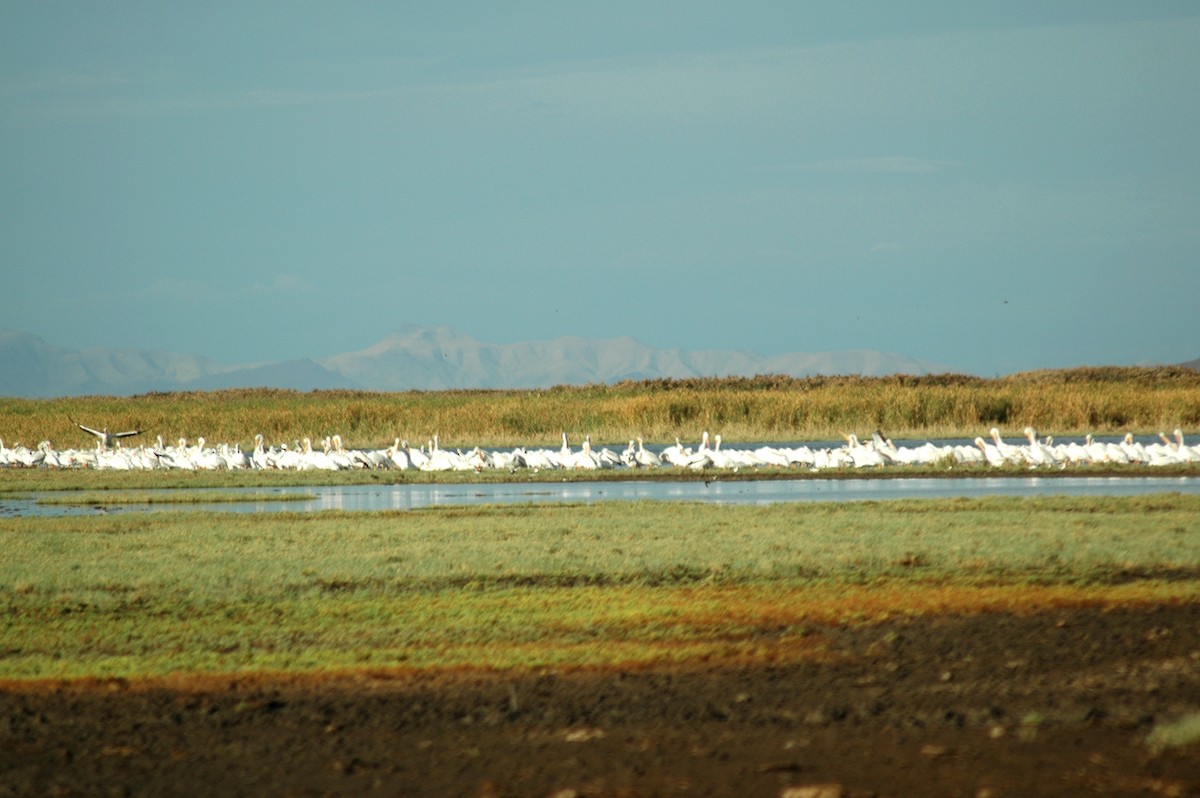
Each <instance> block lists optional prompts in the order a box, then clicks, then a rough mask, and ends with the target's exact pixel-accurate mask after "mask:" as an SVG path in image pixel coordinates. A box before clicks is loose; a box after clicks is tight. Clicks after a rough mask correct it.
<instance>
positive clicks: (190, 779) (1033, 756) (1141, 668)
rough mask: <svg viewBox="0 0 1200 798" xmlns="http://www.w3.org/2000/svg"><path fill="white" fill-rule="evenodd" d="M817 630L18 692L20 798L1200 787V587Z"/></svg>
mask: <svg viewBox="0 0 1200 798" xmlns="http://www.w3.org/2000/svg"><path fill="white" fill-rule="evenodd" d="M813 633H814V634H816V635H820V636H821V637H822V638H824V640H825V641H826V642H827V643H828V651H829V653H830V654H831V656H829V657H828V658H826V659H824V660H822V661H821V662H819V663H803V664H788V665H743V666H737V667H734V666H720V667H717V666H708V667H705V666H699V667H695V668H691V669H686V670H681V669H674V670H662V669H632V670H626V671H620V670H608V671H586V672H579V671H571V672H568V671H557V672H538V673H530V674H520V675H515V674H496V673H487V672H456V673H453V674H449V675H447V674H441V675H437V676H430V675H404V676H392V677H390V678H389V677H385V676H381V675H340V676H337V677H325V678H321V679H317V678H315V677H314V678H308V679H282V678H281V679H275V680H273V679H268V678H264V677H259V678H238V679H230V680H227V681H224V682H218V681H216V680H208V681H207V682H204V683H193V684H186V685H185V684H181V683H177V682H172V683H171V684H170V685H169V686H166V685H164V684H159V685H129V684H126V683H123V682H105V683H101V684H93V685H90V686H84V685H79V684H63V685H40V686H30V687H15V688H14V687H12V686H10V687H9V688H8V689H6V690H4V691H3V692H0V704H2V706H0V708H2V710H3V721H0V723H2V725H0V795H8V794H11V795H39V796H40V795H63V796H66V795H87V796H91V795H150V796H165V795H221V796H232V795H255V796H257V795H297V796H304V795H430V796H458V795H464V796H508V795H512V796H523V795H532V796H552V795H553V796H561V798H567V797H568V796H590V795H631V796H658V795H738V796H758V795H763V796H790V798H799V797H800V796H805V795H807V796H826V797H827V796H833V795H842V796H868V795H873V796H939V795H956V796H958V795H961V796H971V797H972V798H982V796H1035V795H1042V796H1073V795H1089V796H1091V795H1137V796H1154V795H1161V796H1183V795H1200V745H1198V744H1197V743H1191V744H1190V745H1187V746H1183V747H1175V748H1171V749H1168V750H1166V751H1162V752H1156V751H1155V750H1153V749H1152V748H1151V747H1150V746H1149V745H1147V743H1146V737H1147V735H1148V734H1149V732H1150V731H1151V730H1152V729H1153V728H1154V727H1155V725H1156V724H1161V723H1165V722H1168V721H1171V720H1173V719H1175V718H1178V717H1179V716H1180V715H1182V714H1184V713H1187V712H1197V711H1200V604H1188V605H1183V606H1174V607H1157V608H1153V609H1146V610H1133V609H1126V610H1119V611H1099V610H1071V611H1058V610H1056V611H1053V612H1048V613H1040V614H1032V615H1029V616H1028V617H1014V616H1010V615H973V616H965V617H963V616H949V617H935V618H929V617H926V618H920V619H911V620H906V621H900V622H892V623H886V624H881V625H878V626H871V627H859V628H841V627H830V628H823V629H814V630H813ZM768 642H769V641H768ZM768 647H769V646H768Z"/></svg>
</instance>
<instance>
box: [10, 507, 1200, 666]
mask: <svg viewBox="0 0 1200 798" xmlns="http://www.w3.org/2000/svg"><path fill="white" fill-rule="evenodd" d="M0 546H2V547H3V550H4V551H5V557H4V558H3V559H2V561H0V601H3V603H4V612H5V617H6V619H7V622H6V629H5V633H4V635H3V642H2V643H0V646H2V649H0V679H45V678H49V679H55V678H79V677H89V676H106V677H107V676H122V677H128V678H136V677H145V676H155V677H162V676H165V675H168V674H177V673H186V674H196V673H232V672H246V671H263V670H266V671H330V670H343V669H361V668H367V669H378V670H389V669H393V670H394V669H398V668H399V669H404V668H454V667H460V666H477V667H493V668H513V667H523V668H524V667H538V666H545V665H581V666H582V665H599V664H608V665H611V664H623V665H633V664H648V663H656V662H664V661H668V662H681V661H695V660H700V659H704V660H712V659H730V660H745V659H750V660H754V661H764V660H771V659H779V658H792V657H804V656H820V655H821V646H820V640H819V635H813V634H812V627H813V626H814V625H817V624H822V623H831V622H855V623H869V622H873V621H875V620H878V619H881V618H885V617H891V616H894V615H897V614H906V613H909V614H913V613H916V614H922V613H929V612H977V611H983V610H1005V611H1030V610H1033V609H1037V608H1044V607H1052V606H1082V605H1103V606H1107V605H1119V604H1129V603H1153V602H1180V601H1187V602H1195V601H1200V555H1198V554H1197V552H1200V497H1195V496H1181V495H1155V496H1148V497H1137V498H1106V499H1073V498H1054V497H1052V498H1041V499H1001V498H996V499H951V500H925V501H894V502H881V503H848V504H815V505H814V504H781V505H774V506H769V507H749V506H712V505H707V504H682V503H655V502H637V503H621V502H613V503H604V504H597V505H587V506H559V505H554V506H504V507H482V508H469V509H467V508H438V509H431V510H420V511H412V512H394V513H393V512H385V513H338V512H325V513H308V514H298V513H281V514H270V515H254V516H249V517H244V516H236V515H226V514H220V513H205V512H184V511H169V512H157V513H152V514H148V515H145V514H143V515H137V516H122V515H111V516H101V517H93V516H88V517H75V518H24V519H5V520H3V521H0Z"/></svg>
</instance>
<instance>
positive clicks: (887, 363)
mask: <svg viewBox="0 0 1200 798" xmlns="http://www.w3.org/2000/svg"><path fill="white" fill-rule="evenodd" d="M947 370H948V369H945V368H942V367H939V366H936V365H934V364H932V363H927V362H924V361H921V360H915V359H913V358H910V357H907V356H905V355H900V354H895V353H890V352H877V351H874V350H868V349H852V350H845V351H838V352H818V353H808V354H804V353H796V354H789V355H776V356H773V357H764V356H761V355H758V354H756V353H754V352H748V351H742V350H719V349H711V350H698V351H685V350H682V349H653V348H651V347H648V346H646V345H644V344H641V343H638V342H637V341H635V340H634V339H632V338H613V339H585V338H571V337H568V338H555V339H553V340H550V341H526V342H523V343H515V344H488V343H483V342H480V341H477V340H475V339H474V338H472V337H471V336H469V335H467V334H465V333H462V332H459V331H457V330H453V329H450V328H448V327H416V326H409V327H404V328H402V329H400V330H397V331H396V332H394V333H392V334H391V335H388V336H387V337H386V338H384V339H383V340H381V341H379V342H378V343H376V344H374V345H372V346H369V347H367V348H366V349H363V350H360V351H357V352H347V353H345V354H341V355H334V356H333V357H328V358H321V359H302V360H289V361H284V362H278V363H259V364H253V365H241V366H228V365H223V364H221V363H217V362H216V361H214V360H210V359H208V358H205V357H200V356H197V355H184V354H178V353H175V352H161V351H150V350H142V349H107V348H103V347H96V348H89V349H84V350H73V349H65V348H62V347H57V346H53V345H51V344H49V343H47V342H46V341H44V340H42V339H41V338H39V337H37V336H36V335H31V334H29V333H23V332H17V331H14V330H5V329H0V395H4V396H23V397H54V396H82V395H93V394H99V395H113V396H128V395H133V394H139V393H147V392H150V391H211V390H218V389H222V388H258V387H266V388H290V389H294V390H300V391H310V390H325V389H337V388H348V389H361V390H369V391H405V390H443V389H448V388H547V387H550V386H553V385H584V384H589V383H613V382H619V381H621V380H647V379H658V378H664V377H665V378H686V377H727V376H747V377H751V376H754V375H757V374H781V375H788V376H795V377H804V376H812V375H817V374H824V375H831V374H857V375H864V376H878V375H884V374H930V373H941V372H945V371H947Z"/></svg>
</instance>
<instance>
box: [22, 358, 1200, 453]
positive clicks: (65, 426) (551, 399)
mask: <svg viewBox="0 0 1200 798" xmlns="http://www.w3.org/2000/svg"><path fill="white" fill-rule="evenodd" d="M68 416H74V417H75V418H77V419H78V420H80V421H82V422H83V423H86V424H89V425H92V426H104V425H106V426H108V428H109V429H110V430H117V429H126V428H135V429H141V430H144V431H145V435H146V436H147V438H148V439H149V440H153V438H154V437H155V436H158V435H161V436H163V437H164V439H166V440H167V441H169V442H170V441H174V440H175V439H177V438H179V437H187V438H189V439H190V440H193V441H194V440H195V439H196V438H197V437H198V436H205V437H206V438H207V439H208V440H209V441H213V442H215V441H224V442H230V443H233V442H240V443H242V444H243V445H244V446H250V445H251V444H252V442H253V437H254V435H255V434H256V433H261V434H262V435H263V436H264V437H265V438H266V439H267V440H268V441H269V442H291V441H293V440H299V439H301V438H303V437H305V436H308V437H311V438H313V439H314V440H316V439H320V438H322V437H324V436H327V435H333V434H340V435H341V436H342V437H343V439H344V440H345V441H346V443H347V445H353V446H361V447H366V446H377V445H378V446H384V445H388V444H390V443H391V442H392V440H393V439H394V438H396V437H400V438H405V439H407V440H409V441H411V442H413V443H414V445H415V444H418V443H422V442H424V441H426V440H427V439H429V438H431V437H432V436H433V435H434V434H437V435H439V436H440V439H441V441H442V443H443V444H444V445H446V446H473V445H476V444H478V445H483V446H509V445H521V444H529V445H546V444H555V443H557V441H558V439H559V436H560V435H561V434H562V433H563V432H566V433H568V435H570V436H571V437H572V439H573V440H574V441H578V440H579V439H581V438H582V436H583V435H585V434H586V435H591V436H592V438H593V440H594V441H596V442H598V443H600V442H603V443H622V442H625V441H627V440H629V439H630V438H632V437H636V436H641V437H643V438H644V439H645V440H646V441H647V442H653V441H659V442H669V441H672V440H674V438H675V437H676V436H679V437H681V438H682V439H684V440H694V439H695V438H697V437H699V435H700V433H701V432H702V431H703V430H709V431H711V432H714V433H715V432H720V433H721V434H722V435H723V436H724V437H725V439H726V440H729V441H780V440H827V439H835V438H840V437H841V436H842V435H843V434H845V433H850V432H856V433H858V434H859V435H863V434H864V433H869V432H870V431H872V430H874V429H883V430H885V431H886V432H887V433H888V435H890V436H891V437H893V438H895V439H910V438H917V439H921V438H929V437H951V436H972V437H973V436H975V435H978V434H980V433H981V432H983V431H986V430H987V429H989V428H991V427H993V426H994V427H999V428H1000V429H1001V431H1002V432H1004V433H1005V434H1006V435H1016V434H1019V433H1020V432H1021V430H1022V429H1023V428H1024V427H1025V426H1027V425H1028V426H1033V427H1036V428H1037V429H1038V430H1039V432H1041V433H1043V434H1055V435H1070V434H1075V435H1080V434H1083V433H1087V432H1092V433H1096V434H1103V433H1115V432H1126V431H1129V432H1135V433H1143V434H1144V433H1154V432H1157V431H1160V430H1166V431H1170V430H1173V429H1175V428H1177V427H1178V428H1182V429H1183V430H1185V431H1193V430H1196V429H1197V428H1200V373H1198V372H1196V371H1194V370H1192V369H1187V368H1100V369H1097V368H1085V369H1072V370H1065V371H1039V372H1029V373H1024V374H1016V375H1012V376H1008V377H1003V378H998V379H983V378H978V377H970V376H964V375H953V374H951V375H933V376H924V377H913V376H891V377H809V378H802V379H798V378H791V377H779V376H760V377H754V378H725V379H716V378H712V379H687V380H650V381H643V382H622V383H618V384H616V385H589V386H582V387H568V386H560V387H555V388H549V389H544V390H502V391H500V390H498V391H484V390H478V391H441V392H424V391H409V392H401V393H372V392H355V391H314V392H311V393H300V392H296V391H286V390H273V389H244V390H229V391H216V392H211V393H151V394H144V395H141V396H134V397H108V396H86V397H70V398H60V399H16V398H0V437H3V438H4V439H5V441H6V442H7V443H9V444H11V443H12V442H13V441H18V440H19V441H21V442H24V443H26V444H27V445H33V444H36V443H37V442H38V441H40V440H43V439H47V440H50V441H52V442H53V443H54V444H55V445H56V446H60V447H66V446H82V445H89V444H90V443H91V442H92V441H91V440H90V436H88V435H87V434H86V433H83V432H81V431H80V430H78V429H77V428H76V427H75V426H74V425H73V424H72V423H71V422H70V421H69V419H68Z"/></svg>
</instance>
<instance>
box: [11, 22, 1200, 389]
mask: <svg viewBox="0 0 1200 798" xmlns="http://www.w3.org/2000/svg"><path fill="white" fill-rule="evenodd" d="M1198 256H1200V4H1198V3H1196V2H1193V0H1186V1H1185V2H1104V1H1103V0H1080V2H1047V1H1045V0H1031V1H1030V2H1019V1H1018V0H1000V1H999V2H962V0H947V2H936V3H934V2H925V3H922V2H903V3H896V2H892V1H891V0H888V1H887V2H861V3H835V2H829V3H819V4H818V3H807V2H796V0H783V1H781V2H737V3H732V2H730V3H712V2H697V1H695V0H682V1H681V2H663V3H654V2H645V0H638V1H637V2H628V3H626V2H604V3H576V2H566V1H564V0H552V1H548V2H544V3H519V2H515V3H493V2H478V3H465V2H435V3H420V4H417V3H401V2H379V3H329V2H307V3H306V2H286V3H267V2H252V3H247V2H244V1H243V0H238V2H229V3H222V2H201V3H173V2H157V0H156V1H155V2H145V3H130V2H120V1H119V0H118V1H117V2H104V3H97V2H32V0H28V1H27V0H20V1H19V2H11V1H9V0H0V268H2V270H3V271H2V272H0V273H2V275H3V276H2V277H0V297H2V298H3V311H2V313H0V327H8V328H12V329H17V330H22V331H25V332H31V333H35V334H37V335H40V336H42V337H43V338H45V339H46V340H47V341H49V342H50V343H52V344H56V345H60V346H66V347H71V348H86V347H89V346H106V347H138V348H150V349H165V350H171V351H179V352H188V353H195V354H202V355H207V356H209V357H212V358H214V359H216V360H218V361H221V362H224V363H228V364H235V363H248V362H257V361H266V360H283V359H289V358H295V357H322V356H328V355H332V354H337V353H340V352H345V351H351V350H356V349H361V348H364V347H366V346H368V345H370V344H372V343H374V342H375V341H377V340H378V339H380V338H382V337H384V336H385V335H387V334H388V333H389V332H391V331H393V330H395V329H397V328H398V327H400V326H402V325H407V324H419V325H438V324H445V325H449V326H452V327H455V328H457V329H460V330H462V331H464V332H466V333H469V334H470V335H472V336H474V337H476V338H478V339H480V340H482V341H486V342H493V343H508V342H515V341H523V340H535V339H547V338H555V337H559V336H564V335H575V336H582V337H589V338H613V337H617V336H624V335H629V336H633V337H634V338H636V339H638V340H640V341H642V342H643V343H646V344H649V345H651V346H655V347H661V348H667V347H679V348H684V349H708V348H721V349H750V350H754V351H756V352H759V353H760V354H764V355H771V354H780V353H784V352H811V351H824V350H835V349H851V348H867V349H879V350H884V351H891V352H900V353H904V354H907V355H910V356H912V357H916V358H920V359H923V360H926V361H932V362H934V363H938V364H942V365H944V366H946V367H948V368H952V369H954V370H959V371H967V372H972V373H977V374H983V375H986V376H991V375H993V374H1004V373H1011V372H1014V371H1020V370H1026V369H1033V368H1044V367H1059V366H1073V365H1082V364H1092V365H1101V364H1134V363H1172V362H1180V361H1184V360H1189V359H1191V358H1195V357H1198V356H1200V312H1198V311H1200V257H1198Z"/></svg>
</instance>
